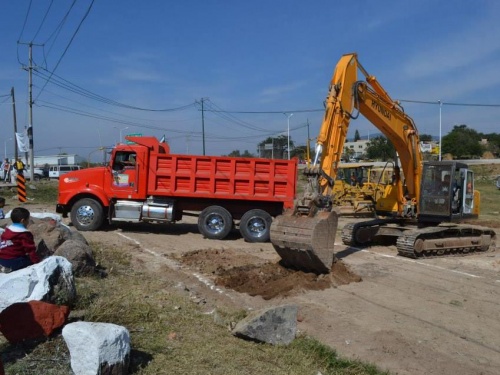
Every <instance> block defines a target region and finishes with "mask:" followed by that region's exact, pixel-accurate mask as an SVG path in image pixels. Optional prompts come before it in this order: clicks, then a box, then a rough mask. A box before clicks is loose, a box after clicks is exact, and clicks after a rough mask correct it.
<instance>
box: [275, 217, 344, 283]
mask: <svg viewBox="0 0 500 375" xmlns="http://www.w3.org/2000/svg"><path fill="white" fill-rule="evenodd" d="M338 215H339V213H338V212H337V211H331V212H319V213H317V214H316V216H314V217H307V216H293V215H286V214H285V215H281V216H278V217H277V218H276V219H275V220H274V221H273V223H272V224H271V242H272V244H273V246H274V249H275V250H276V252H277V253H278V254H279V256H280V257H281V259H282V264H283V265H284V266H285V267H289V268H293V269H298V270H302V271H305V272H314V273H316V274H322V273H329V272H330V269H331V267H332V264H333V260H334V259H335V253H334V251H333V247H334V243H335V235H336V233H337V226H338Z"/></svg>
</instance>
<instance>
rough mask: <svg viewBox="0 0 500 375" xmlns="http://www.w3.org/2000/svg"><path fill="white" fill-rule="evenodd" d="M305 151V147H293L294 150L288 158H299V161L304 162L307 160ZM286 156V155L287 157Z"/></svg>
mask: <svg viewBox="0 0 500 375" xmlns="http://www.w3.org/2000/svg"><path fill="white" fill-rule="evenodd" d="M306 155H307V149H306V146H305V145H304V146H297V147H294V149H293V150H292V151H291V152H290V157H291V158H295V157H297V158H299V159H300V160H306V159H307V156H306ZM287 156H288V155H287Z"/></svg>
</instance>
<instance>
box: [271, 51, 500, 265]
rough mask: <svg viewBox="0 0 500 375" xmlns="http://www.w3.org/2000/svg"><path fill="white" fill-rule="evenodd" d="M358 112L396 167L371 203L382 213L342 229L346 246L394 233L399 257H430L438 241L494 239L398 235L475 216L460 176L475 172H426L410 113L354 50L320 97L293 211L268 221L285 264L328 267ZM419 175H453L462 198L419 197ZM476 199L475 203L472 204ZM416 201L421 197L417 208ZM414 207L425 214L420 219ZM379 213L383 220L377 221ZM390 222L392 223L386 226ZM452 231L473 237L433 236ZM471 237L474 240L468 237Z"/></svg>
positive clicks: (486, 237) (486, 234)
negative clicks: (312, 147)
mask: <svg viewBox="0 0 500 375" xmlns="http://www.w3.org/2000/svg"><path fill="white" fill-rule="evenodd" d="M359 72H361V73H362V75H363V76H364V78H365V79H364V80H358V74H359ZM359 114H362V115H363V116H364V117H365V118H366V119H367V120H368V121H370V122H371V123H372V124H373V125H374V126H375V127H376V128H377V129H378V130H380V131H381V132H382V134H384V135H385V136H386V138H387V139H388V140H389V141H390V142H391V143H392V144H393V146H394V148H395V150H396V152H397V154H398V158H399V162H400V166H399V165H395V167H394V170H393V171H394V173H393V179H392V181H391V183H390V184H388V185H387V186H386V188H385V191H384V193H383V195H382V197H379V198H378V199H377V201H376V204H375V213H376V214H377V216H379V217H378V218H377V219H374V220H370V221H367V222H364V223H363V222H362V223H356V224H351V225H350V226H346V227H344V229H343V231H342V240H343V242H344V243H346V244H349V245H354V244H367V243H369V242H370V241H371V240H373V238H375V236H377V235H379V234H381V233H382V234H383V233H389V234H390V235H393V236H396V237H398V239H397V241H398V244H400V249H399V248H398V251H399V250H400V254H403V255H406V254H410V253H411V254H413V256H417V255H418V254H426V255H428V254H430V253H431V252H432V251H433V247H434V246H441V249H440V251H441V252H442V253H445V252H446V251H448V248H449V250H450V251H455V252H456V251H458V250H457V249H460V248H464V249H471V248H475V249H480V250H483V249H485V248H486V249H487V248H488V246H489V242H488V241H490V239H491V238H492V237H494V233H493V232H492V231H488V230H478V229H475V228H471V227H467V228H460V229H457V228H454V229H450V228H447V229H446V230H441V229H432V228H428V229H429V230H427V231H426V232H425V233H426V234H425V235H422V236H420V237H419V235H418V234H413V233H410V234H409V235H408V236H407V237H406V238H407V239H406V240H405V239H404V238H403V237H402V233H404V232H405V231H407V230H408V228H409V227H410V226H411V225H415V223H418V228H419V230H420V229H421V228H425V227H433V226H436V225H437V224H439V223H441V222H443V221H450V222H451V221H457V220H460V219H462V218H466V217H468V215H469V216H474V215H476V211H477V208H478V207H479V193H476V192H472V190H471V192H469V193H466V191H465V189H463V187H464V186H465V181H470V180H472V176H471V177H470V178H468V179H467V178H465V177H464V176H466V175H468V174H469V173H471V172H470V171H468V170H467V168H466V166H460V167H458V166H454V165H445V166H444V167H445V169H439V168H441V167H440V165H439V164H438V165H436V166H435V167H433V168H429V169H427V170H428V171H429V172H425V173H424V172H423V160H422V153H421V151H420V147H419V139H418V131H417V128H416V126H415V124H414V122H413V120H412V118H411V117H409V116H408V115H407V114H406V113H405V112H404V111H403V109H402V107H401V106H400V105H399V103H398V102H396V101H394V100H393V99H392V98H391V97H390V96H389V94H388V93H387V92H386V91H385V90H384V88H383V87H382V86H381V85H380V83H379V82H378V81H377V79H376V78H375V77H374V76H371V75H370V74H368V72H367V71H366V70H365V68H364V67H363V66H362V65H361V64H360V63H359V61H358V58H357V55H356V54H355V53H351V54H346V55H344V56H342V57H341V59H340V60H339V62H338V64H337V66H336V67H335V70H334V73H333V77H332V80H331V82H330V87H329V91H328V95H327V98H326V101H325V114H324V118H323V122H322V125H321V128H320V132H319V135H318V137H317V143H316V155H315V158H314V162H313V163H312V165H311V166H308V167H306V168H305V170H304V174H305V175H306V176H307V178H308V185H307V186H306V189H305V190H304V194H303V196H302V197H301V198H300V199H298V200H297V203H296V205H295V209H294V211H293V212H289V213H286V214H284V215H281V216H279V217H277V218H276V219H275V220H274V221H273V224H272V225H271V242H272V244H273V246H274V248H275V250H276V251H277V252H278V254H279V255H280V256H281V258H282V262H283V263H284V264H285V265H287V266H289V267H292V268H296V269H302V270H306V271H312V272H315V273H326V272H329V270H330V269H331V266H332V263H333V262H334V259H335V257H334V242H335V237H336V232H337V226H338V213H339V211H338V210H337V208H336V207H335V204H334V201H335V199H334V195H335V191H334V183H335V179H336V177H337V173H338V170H339V164H340V162H341V158H342V152H343V148H344V144H345V141H346V137H347V132H348V129H349V123H350V121H351V120H352V119H356V118H357V117H358V115H359ZM396 162H397V160H396ZM439 163H441V162H439ZM400 169H402V171H401V170H400ZM437 171H440V172H439V173H438V172H437ZM401 172H402V173H401ZM424 174H425V175H426V178H430V176H436V177H439V178H443V177H444V176H445V175H446V174H449V175H451V174H455V175H456V176H457V177H456V178H455V179H456V180H457V181H458V180H460V181H461V183H462V186H461V187H462V189H460V194H462V196H458V195H455V197H452V195H451V193H450V194H448V195H447V196H446V197H442V196H438V195H436V196H432V198H431V196H430V195H429V194H428V192H427V190H426V191H425V192H423V193H424V199H421V189H422V186H427V184H428V181H422V178H423V176H424ZM403 176H404V178H403ZM464 178H465V179H464ZM403 181H404V182H403ZM449 191H450V190H448V192H449ZM462 192H463V193H462ZM476 198H477V204H474V202H475V201H476ZM452 200H455V201H454V202H452ZM419 202H421V203H422V205H421V206H419ZM467 202H469V203H467ZM438 204H441V205H442V207H443V209H444V210H446V212H447V213H446V214H445V213H444V212H445V211H432V210H434V209H435V207H437V205H438ZM453 205H454V206H453ZM452 207H454V208H453V209H452ZM419 210H420V211H421V212H422V213H423V214H422V215H420V217H419ZM380 216H384V217H386V218H385V219H382V218H380ZM476 216H477V215H476ZM387 224H389V225H391V226H392V227H391V228H389V226H388V225H387ZM398 225H399V226H398ZM395 227H397V228H395ZM384 228H385V229H386V230H385V232H384V230H383V229H384ZM394 233H396V235H394ZM450 233H461V234H463V233H469V234H470V233H473V235H468V237H467V239H465V238H466V236H464V239H461V240H458V241H449V242H446V241H444V240H442V239H437V238H439V237H440V236H441V237H446V236H449V235H450ZM455 236H456V235H455ZM399 237H401V238H399ZM469 240H470V241H472V242H471V243H472V245H471V244H469V243H468V242H467V241H469ZM443 244H444V245H443Z"/></svg>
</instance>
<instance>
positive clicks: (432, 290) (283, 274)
mask: <svg viewBox="0 0 500 375" xmlns="http://www.w3.org/2000/svg"><path fill="white" fill-rule="evenodd" d="M32 210H33V211H35V207H33V208H32ZM47 210H49V209H47ZM340 222H341V225H342V223H345V219H343V218H341V221H340ZM499 222H500V220H499ZM497 232H500V229H497ZM83 234H84V235H85V237H86V238H87V239H88V240H89V241H93V242H102V243H107V244H109V245H113V246H118V247H120V248H122V249H123V251H127V252H130V253H131V254H132V255H133V259H134V264H135V265H136V266H137V267H142V268H143V269H144V270H147V271H148V272H152V273H155V274H157V275H158V277H162V278H166V279H169V280H173V281H176V282H182V283H183V285H186V288H187V289H189V291H190V295H191V297H192V298H196V299H197V300H198V301H203V303H202V306H204V308H206V309H207V310H209V309H212V308H214V307H215V306H230V307H241V308H245V309H258V308H261V307H264V306H271V305H280V304H297V305H298V306H299V315H300V319H299V329H300V331H302V332H304V333H306V334H308V335H311V336H313V337H315V338H317V339H318V340H320V341H322V342H323V343H325V344H328V345H330V346H331V347H333V348H334V349H336V350H337V351H338V352H339V353H340V354H341V355H343V356H346V357H350V358H357V359H361V360H363V361H368V362H371V363H374V364H376V365H377V366H379V367H380V368H382V369H387V370H389V371H391V372H392V373H395V374H443V375H444V374H452V375H457V374H483V375H490V374H491V375H493V374H499V373H500V370H499V369H500V314H499V312H500V274H499V270H500V251H493V252H488V253H482V254H478V255H469V256H466V257H452V258H441V259H435V258H434V259H424V260H413V259H407V258H403V257H399V256H397V255H396V249H395V248H394V247H391V246H389V247H383V246H376V247H370V248H365V249H358V248H347V247H346V246H345V245H343V244H341V241H340V237H339V236H337V241H336V246H335V251H336V253H337V254H338V256H339V257H340V262H339V263H338V264H337V266H336V268H334V270H333V273H332V275H329V276H320V277H316V276H314V275H308V274H303V273H297V272H292V271H290V270H287V269H284V268H282V267H281V266H280V265H279V264H278V262H279V257H278V255H277V253H276V252H275V251H274V250H273V248H272V245H271V244H270V243H265V244H250V243H246V242H244V240H243V239H242V238H241V237H240V236H239V234H238V232H236V231H235V232H234V233H232V234H231V235H230V237H229V238H228V239H226V240H224V241H216V240H206V239H204V238H203V237H202V236H201V235H200V234H199V233H198V231H197V227H196V224H195V219H193V218H185V220H183V221H182V222H180V223H177V224H172V225H166V226H153V225H145V224H136V225H131V224H123V225H121V226H119V227H112V228H109V229H107V230H105V231H98V232H84V233H83ZM266 286H267V287H266Z"/></svg>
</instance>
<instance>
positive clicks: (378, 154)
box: [366, 135, 396, 161]
mask: <svg viewBox="0 0 500 375" xmlns="http://www.w3.org/2000/svg"><path fill="white" fill-rule="evenodd" d="M395 154H396V150H395V149H394V146H393V145H392V143H391V142H389V140H388V139H387V138H386V137H384V136H382V135H379V136H377V137H374V138H372V139H370V142H368V144H367V147H366V156H367V157H368V159H373V160H377V159H378V160H383V161H386V160H391V159H394V155H395Z"/></svg>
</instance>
